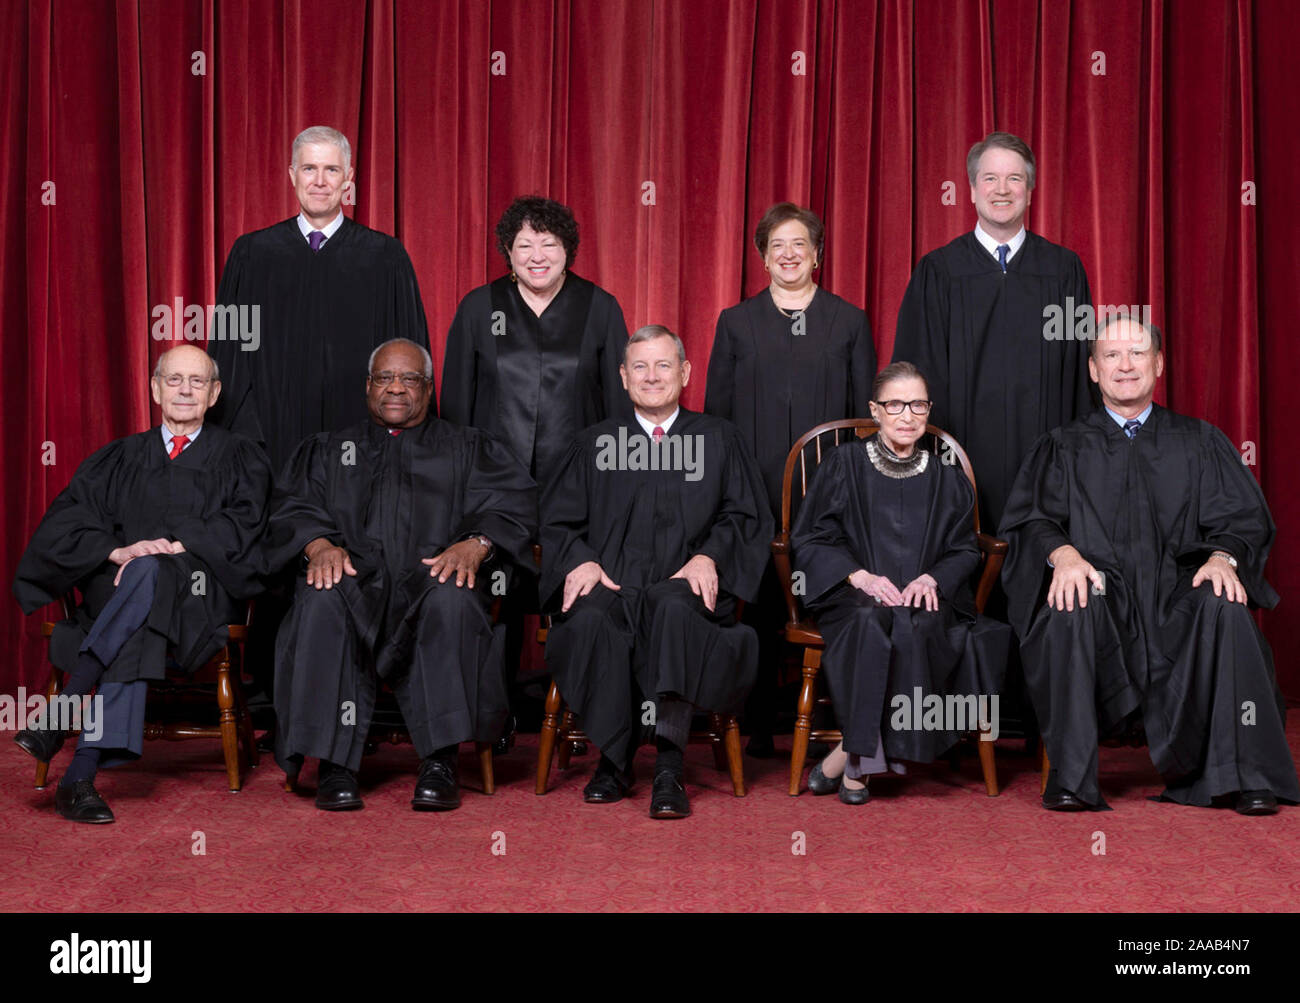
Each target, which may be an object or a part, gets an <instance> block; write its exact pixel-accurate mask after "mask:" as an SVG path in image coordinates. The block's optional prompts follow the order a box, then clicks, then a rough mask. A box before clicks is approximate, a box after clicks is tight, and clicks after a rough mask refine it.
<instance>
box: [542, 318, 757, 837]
mask: <svg viewBox="0 0 1300 1003" xmlns="http://www.w3.org/2000/svg"><path fill="white" fill-rule="evenodd" d="M619 373H620V376H621V378H622V382H623V386H624V387H625V388H626V389H627V392H628V395H629V397H631V401H632V405H633V407H634V408H635V414H634V417H633V418H632V419H624V418H617V417H615V418H608V419H606V420H605V421H603V422H601V423H599V424H597V425H593V426H592V427H591V428H589V429H586V430H585V431H584V432H582V433H581V434H580V435H579V436H578V438H577V440H576V441H575V442H574V443H573V445H572V446H571V447H570V448H569V450H568V453H567V454H566V455H565V457H564V459H563V461H562V462H561V465H560V469H559V471H558V472H557V473H556V474H555V476H554V477H553V478H552V479H551V481H550V483H549V484H548V486H547V489H546V492H545V494H544V496H543V501H542V578H541V584H540V586H539V589H538V594H539V595H540V597H541V599H542V603H543V608H544V609H547V610H553V611H555V612H556V614H557V615H556V618H555V621H554V625H553V626H552V628H551V631H550V633H549V635H548V637H547V642H546V661H547V665H548V667H549V668H550V669H551V671H552V672H553V673H554V675H555V681H556V684H557V685H558V686H559V689H560V692H561V694H562V695H563V696H564V698H565V700H566V701H567V703H568V705H569V707H570V708H571V709H572V710H573V712H574V713H575V714H577V715H578V717H579V718H581V720H582V723H583V727H584V729H585V730H586V733H587V735H588V736H589V737H590V738H591V740H592V741H593V742H595V743H596V745H597V746H598V747H599V748H600V751H601V759H600V765H599V766H598V767H597V769H596V774H595V776H594V777H593V778H592V780H591V782H590V783H588V784H587V787H586V789H585V790H584V791H583V797H584V799H585V800H586V801H587V802H589V803H594V804H608V803H612V802H615V801H619V800H621V799H622V797H623V795H624V793H625V792H626V791H627V790H628V789H629V788H630V787H631V785H632V781H633V777H632V769H631V765H632V758H633V756H634V755H635V753H636V746H637V737H638V735H639V730H640V728H639V726H640V724H641V722H642V721H643V719H644V713H645V703H646V702H647V701H650V702H653V704H654V708H655V714H654V726H655V735H656V744H657V749H658V756H657V758H656V760H655V773H654V789H653V793H652V795H651V801H650V815H651V817H652V818H682V817H684V816H686V815H689V814H690V810H691V809H690V800H689V798H688V797H687V795H686V790H685V787H684V786H683V784H682V771H683V765H682V753H683V750H684V748H685V746H686V742H687V738H688V737H689V732H690V721H691V714H692V710H693V708H699V709H700V710H705V711H711V712H715V713H734V712H736V711H737V710H739V708H740V706H741V704H742V702H743V701H744V699H745V694H746V693H747V692H748V691H749V688H750V686H751V685H752V684H753V681H754V673H755V671H756V667H757V660H758V639H757V637H756V636H755V634H754V630H753V628H751V627H749V626H747V625H745V624H739V623H736V601H737V600H738V599H744V600H747V601H748V600H752V599H753V598H754V596H755V594H756V592H757V589H758V583H759V579H760V578H761V577H762V574H763V567H764V565H765V564H766V563H767V554H768V546H769V544H770V542H771V538H772V516H771V512H770V508H769V505H768V500H767V493H766V491H765V489H764V486H763V478H762V475H761V474H760V472H759V469H758V465H757V463H756V462H755V460H754V458H753V456H752V455H751V454H750V452H749V450H748V449H746V448H745V445H744V443H743V441H742V440H741V438H740V433H739V432H738V431H737V429H736V427H735V426H734V425H732V424H731V423H730V422H728V421H725V420H724V419H721V418H715V417H713V416H711V415H704V414H698V413H696V412H692V411H687V410H686V409H684V408H682V407H680V406H679V404H678V400H679V398H680V397H681V393H682V390H683V389H684V388H685V387H686V385H687V383H688V381H689V380H690V375H691V364H690V363H689V362H687V361H686V350H685V348H684V346H683V345H682V342H681V339H679V338H678V337H677V336H676V335H675V334H673V333H672V332H671V331H669V330H668V329H667V328H665V327H661V326H659V325H650V326H648V327H643V328H641V329H640V330H638V331H637V332H636V333H635V334H633V335H632V337H631V338H630V339H629V340H628V343H627V349H626V354H625V356H624V360H623V364H622V366H621V367H620V369H619Z"/></svg>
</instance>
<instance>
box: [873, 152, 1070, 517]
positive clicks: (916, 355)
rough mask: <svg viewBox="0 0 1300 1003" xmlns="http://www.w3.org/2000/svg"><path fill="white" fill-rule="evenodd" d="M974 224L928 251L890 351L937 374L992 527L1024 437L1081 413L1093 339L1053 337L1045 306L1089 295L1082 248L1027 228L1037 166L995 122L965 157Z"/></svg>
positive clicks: (1026, 442)
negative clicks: (1046, 326)
mask: <svg viewBox="0 0 1300 1003" xmlns="http://www.w3.org/2000/svg"><path fill="white" fill-rule="evenodd" d="M966 173H967V176H968V178H969V180H970V199H971V202H972V203H974V205H975V211H976V214H977V215H978V217H979V218H978V220H977V222H976V224H975V229H974V230H973V231H971V232H969V233H964V234H962V235H961V236H960V237H958V238H957V239H956V240H953V241H952V242H951V243H949V244H946V245H945V246H943V247H940V248H938V249H937V250H934V251H931V252H930V253H929V254H927V255H926V256H925V257H923V258H922V259H921V261H920V263H918V264H917V266H916V271H915V272H913V273H912V280H911V282H909V283H908V286H907V291H906V292H905V293H904V295H903V303H902V306H901V307H900V308H899V311H898V329H897V334H896V335H895V340H894V357H893V360H892V361H894V362H911V363H913V364H914V365H915V366H917V367H918V368H919V369H920V370H921V371H922V372H923V373H925V374H926V377H927V378H928V379H929V382H930V392H931V395H932V396H933V398H934V410H933V411H932V412H931V417H930V421H931V423H932V424H935V425H938V426H939V427H940V428H943V429H946V430H947V431H948V432H950V433H952V435H954V436H955V437H956V438H957V441H958V442H960V443H961V444H962V446H963V447H964V448H965V449H966V453H967V455H969V456H970V460H971V464H972V466H974V468H975V476H976V478H977V479H978V484H979V511H980V516H981V518H982V520H983V522H984V524H986V525H989V526H996V525H997V524H998V522H999V520H1000V519H1001V516H1002V509H1003V506H1004V505H1005V504H1006V498H1007V493H1008V491H1009V490H1010V489H1011V483H1012V481H1013V480H1014V479H1015V476H1016V472H1017V470H1019V468H1020V461H1021V460H1022V459H1023V458H1024V456H1025V454H1026V453H1027V452H1028V451H1029V447H1030V446H1031V445H1032V444H1033V442H1034V440H1035V439H1037V438H1038V437H1039V436H1040V435H1042V434H1043V433H1044V432H1047V431H1049V430H1050V429H1053V428H1056V427H1057V426H1059V425H1063V424H1065V423H1066V422H1068V421H1071V420H1072V419H1074V418H1075V417H1077V416H1079V415H1081V414H1086V413H1087V412H1088V411H1089V410H1090V409H1091V407H1092V405H1091V402H1090V400H1089V395H1088V367H1087V356H1088V348H1087V342H1086V341H1075V340H1064V339H1062V340H1047V339H1046V338H1045V337H1044V324H1045V316H1044V311H1045V310H1046V309H1047V308H1049V307H1059V308H1060V309H1061V310H1062V311H1063V312H1064V315H1065V317H1067V318H1068V321H1067V323H1069V324H1070V325H1071V326H1072V324H1073V308H1074V307H1078V306H1083V305H1085V304H1087V305H1091V302H1092V298H1091V294H1090V293H1089V291H1088V276H1087V275H1086V273H1085V272H1084V269H1083V263H1082V262H1081V261H1080V260H1079V256H1078V255H1077V254H1075V253H1074V252H1073V251H1071V250H1069V249H1068V248H1065V247H1061V246H1060V245H1059V244H1053V243H1052V242H1051V241H1049V240H1045V239H1044V238H1042V237H1040V236H1038V235H1037V234H1034V233H1029V232H1028V231H1026V229H1025V214H1026V212H1027V211H1028V209H1029V203H1030V200H1031V198H1032V196H1033V191H1034V183H1035V180H1036V173H1037V165H1036V164H1035V161H1034V154H1033V152H1032V151H1031V150H1030V149H1029V147H1028V146H1027V145H1026V144H1025V142H1024V141H1023V140H1022V139H1020V138H1018V137H1016V136H1013V135H1011V134H1010V133H1006V132H994V133H990V134H989V135H988V136H986V137H985V138H984V139H982V140H981V141H980V142H978V143H976V144H975V145H974V146H972V147H971V149H970V153H969V154H967V157H966Z"/></svg>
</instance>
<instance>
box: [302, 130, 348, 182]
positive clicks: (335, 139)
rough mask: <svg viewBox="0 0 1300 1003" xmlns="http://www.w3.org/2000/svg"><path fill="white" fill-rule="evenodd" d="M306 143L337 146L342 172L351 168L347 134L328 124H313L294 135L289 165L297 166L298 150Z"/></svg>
mask: <svg viewBox="0 0 1300 1003" xmlns="http://www.w3.org/2000/svg"><path fill="white" fill-rule="evenodd" d="M308 143H329V144H330V145H332V146H337V147H338V148H339V150H340V151H342V153H343V172H344V173H345V174H346V173H347V172H348V171H349V170H351V169H352V144H350V143H349V142H348V137H347V136H345V135H343V133H341V132H339V131H338V129H332V128H330V127H329V126H328V125H313V126H312V127H311V128H309V129H303V130H302V132H300V133H298V135H297V136H295V137H294V140H293V152H292V154H291V156H290V160H289V166H290V167H297V166H298V151H299V150H301V149H302V148H303V147H304V146H306V145H307V144H308Z"/></svg>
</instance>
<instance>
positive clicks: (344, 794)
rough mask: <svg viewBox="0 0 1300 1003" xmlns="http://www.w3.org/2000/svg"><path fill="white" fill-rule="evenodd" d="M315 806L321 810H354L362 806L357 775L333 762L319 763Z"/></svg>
mask: <svg viewBox="0 0 1300 1003" xmlns="http://www.w3.org/2000/svg"><path fill="white" fill-rule="evenodd" d="M316 807H317V808H319V809H320V810H321V811H356V810H357V809H358V808H364V807H365V805H364V804H363V802H362V801H361V788H360V787H358V786H357V775H356V774H355V773H353V772H352V771H351V770H349V769H346V768H344V767H342V766H337V765H335V764H334V763H326V762H324V761H322V762H321V764H320V779H319V780H318V781H317V783H316Z"/></svg>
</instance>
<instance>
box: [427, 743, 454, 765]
mask: <svg viewBox="0 0 1300 1003" xmlns="http://www.w3.org/2000/svg"><path fill="white" fill-rule="evenodd" d="M459 756H460V746H459V745H444V746H443V747H442V748H441V749H434V750H433V752H432V754H430V756H429V758H430V759H438V760H441V761H442V762H444V763H448V764H450V765H452V766H454V765H455V764H456V760H457V758H458V757H459Z"/></svg>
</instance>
